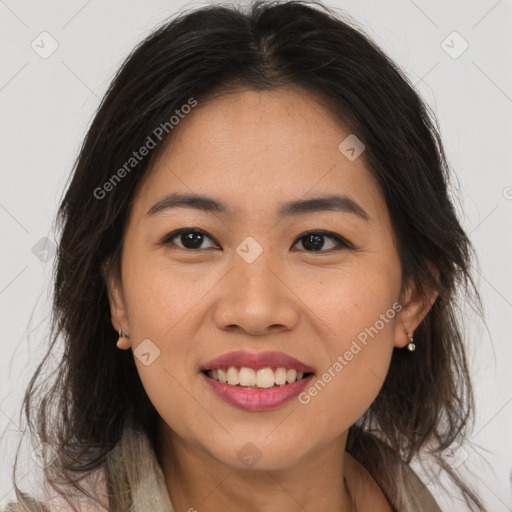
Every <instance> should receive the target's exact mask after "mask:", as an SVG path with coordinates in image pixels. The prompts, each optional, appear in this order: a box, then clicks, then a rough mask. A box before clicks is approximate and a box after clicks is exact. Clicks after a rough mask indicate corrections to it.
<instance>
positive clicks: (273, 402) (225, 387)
mask: <svg viewBox="0 0 512 512" xmlns="http://www.w3.org/2000/svg"><path fill="white" fill-rule="evenodd" d="M233 366H235V365H233ZM202 375H203V377H204V378H205V379H206V381H207V382H208V384H209V385H210V386H211V387H212V389H213V391H214V392H215V393H216V394H217V395H218V396H219V397H220V398H222V400H224V401H225V402H227V403H228V404H230V405H234V406H235V407H239V408H240V409H245V410H248V411H265V410H269V409H275V408H276V407H279V406H281V405H283V404H284V403H286V402H288V401H289V400H292V399H293V398H294V397H296V396H297V395H298V394H299V393H300V392H301V391H302V390H303V389H304V388H305V387H306V386H307V385H308V384H309V383H310V381H311V379H312V378H313V375H309V376H308V377H305V378H303V379H302V380H299V381H296V382H294V383H292V384H284V385H282V386H276V387H273V388H269V389H252V388H243V387H237V386H231V385H230V384H225V383H222V382H219V381H217V380H215V379H212V378H210V377H208V376H207V375H206V374H205V373H203V374H202Z"/></svg>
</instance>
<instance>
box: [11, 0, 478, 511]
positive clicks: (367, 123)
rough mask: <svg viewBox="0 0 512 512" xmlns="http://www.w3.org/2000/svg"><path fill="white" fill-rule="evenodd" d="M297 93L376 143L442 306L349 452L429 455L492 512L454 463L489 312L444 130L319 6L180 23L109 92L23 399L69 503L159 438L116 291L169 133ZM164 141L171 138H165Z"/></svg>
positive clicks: (416, 273)
mask: <svg viewBox="0 0 512 512" xmlns="http://www.w3.org/2000/svg"><path fill="white" fill-rule="evenodd" d="M286 85H293V86H296V87H300V88H302V89H303V90H305V91H307V92H309V93H311V94H313V95H315V97H316V98H318V99H319V101H321V102H323V103H324V104H325V105H326V106H327V107H328V108H329V110H330V111H331V112H332V113H333V114H334V115H335V116H337V118H338V119H339V120H340V122H342V123H343V124H344V125H345V126H347V127H348V128H349V129H350V131H351V132H353V133H357V134H358V137H359V138H360V139H361V140H362V141H363V142H364V144H365V146H366V150H365V157H366V159H367V162H368V165H369V168H370V171H371V172H372V174H373V175H374V177H375V178H376V180H377V181H378V183H379V186H380V188H381V190H382V192H383V195H384V198H385V201H386V205H387V207H388V209H389V213H390V217H391V222H392V226H393V229H394V232H395V234H396V239H397V244H398V252H399V257H400V263H401V269H402V283H403V285H405V284H413V285H414V286H415V287H416V289H417V291H418V292H419V293H420V294H422V296H423V297H425V298H426V297H427V296H428V293H429V291H431V290H437V292H438V297H437V300H436V301H435V303H434V305H433V306H432V308H431V310H430V311H429V313H428V314H427V316H426V318H425V319H424V320H423V322H422V323H421V324H420V325H419V327H418V328H417V330H416V331H415V342H416V347H417V348H416V352H415V354H414V357H410V354H409V353H408V352H407V351H401V350H396V349H395V350H394V352H393V355H392V359H391V364H390V368H389V372H388V375H387V378H386V380H385V382H384V385H383V387H382V390H381V391H380V393H379V395H378V396H377V398H376V399H375V401H374V402H373V403H372V404H371V406H370V408H369V409H368V410H367V411H366V413H365V414H364V415H363V416H362V417H361V418H360V419H359V420H358V421H357V423H356V424H355V425H353V426H352V427H351V429H350V430H349V436H348V441H347V450H348V451H349V452H351V453H352V454H353V455H354V456H355V457H356V458H357V459H358V460H360V461H361V462H363V463H364V465H365V467H366V468H367V469H368V471H369V472H370V473H371V474H372V475H374V476H375V477H380V478H385V475H386V468H387V455H385V453H386V452H385V451H383V450H380V449H377V448H376V446H377V445H376V440H377V439H378V440H380V441H382V442H384V443H385V444H386V445H387V446H389V447H390V450H391V451H393V452H395V453H397V454H399V456H400V457H401V458H402V459H403V460H404V461H405V462H410V461H411V460H412V459H413V458H414V457H415V456H416V455H418V454H419V453H420V452H422V451H425V450H427V448H428V453H429V455H430V457H431V458H432V460H434V461H435V463H436V464H438V465H439V466H440V467H442V468H443V469H444V470H446V471H447V473H448V474H449V475H450V477H451V478H452V479H453V482H454V483H455V484H456V486H457V487H458V488H459V489H460V492H461V494H462V496H463V497H464V499H465V500H466V503H467V504H468V505H469V506H470V507H471V508H472V509H473V510H484V508H483V505H482V503H481V502H480V500H479V498H478V496H477V495H476V494H475V493H474V491H472V490H471V489H470V488H469V487H468V486H467V485H466V484H465V483H464V482H463V481H462V480H461V478H460V477H459V476H458V475H457V473H456V472H455V471H454V470H453V469H452V468H450V466H449V465H448V464H447V463H446V461H445V460H444V458H443V452H444V451H445V450H446V449H447V448H448V447H449V446H451V445H452V444H453V443H454V442H457V443H459V444H462V442H463V441H464V439H465V437H466V436H467V433H468V431H469V428H470V427H471V424H472V421H473V406H474V403H473V393H472V388H471V383H470V376H469V372H468V366H467V360H466V352H465V347H464V341H463V329H462V327H463V324H462V320H461V317H460V315H459V309H460V308H459V304H461V302H462V301H468V300H470V301H472V303H474V304H475V305H476V308H477V309H478V308H480V309H478V311H481V305H480V304H481V303H480V298H479V295H478V291H477V290H476V287H475V285H474V282H473V279H472V273H471V272H472V262H473V257H474V250H473V248H472V246H471V243H470V241H469V239H468V236H467V235H466V233H465V232H464V230H463V228H462V227H461V225H460V223H459V221H458V218H457V214H456V211H455V208H454V205H453V204H452V200H451V198H450V192H451V191H450V186H451V182H450V173H451V171H450V168H449V165H448V163H447V160H446V157H445V153H444V150H443V145H442V142H441V138H440V135H439V128H438V124H437V121H436V118H435V115H434V113H433V112H432V111H431V110H430V109H429V107H428V106H427V105H426V104H425V102H424V101H423V100H422V99H421V98H420V96H419V94H418V93H417V92H416V91H415V90H414V87H413V86H412V85H411V83H410V82H409V79H408V78H407V77H406V76H405V75H404V73H403V72H402V71H401V70H399V69H398V67H397V66H396V65H395V64H394V63H393V62H392V61H391V60H390V59H389V58H388V57H387V56H386V55H385V54H384V53H383V51H382V50H381V49H380V48H379V47H378V46H376V45H375V43H373V42H372V41H371V40H370V39H369V38H368V37H367V36H366V35H365V34H364V32H363V30H362V29H360V28H356V24H355V23H354V22H353V21H349V19H348V18H345V17H344V15H341V14H340V13H338V12H335V11H333V10H332V9H328V8H326V7H324V6H323V5H322V4H320V3H319V2H314V1H311V2H306V1H304V2H303V1H288V2H268V1H257V2H255V3H253V4H251V5H250V6H249V7H248V8H247V9H242V8H235V7H230V6H221V5H217V6H207V7H203V8H200V9H196V10H193V11H190V12H181V13H179V14H178V15H176V16H174V17H173V18H172V19H171V20H170V21H166V22H165V24H163V25H162V26H160V27H159V28H157V29H156V30H155V31H154V32H153V33H152V34H150V35H149V36H148V37H147V38H146V39H145V40H144V41H142V42H141V43H140V44H139V45H138V46H137V47H136V48H135V49H134V50H133V51H132V53H131V54H130V55H129V56H128V57H127V59H126V60H125V62H124V63H123V65H122V66H121V68H120V69H119V71H118V73H117V74H116V76H115V78H114V79H113V81H112V82H111V84H110V87H109V89H108V91H107V93H106V94H105V96H104V98H103V100H102V102H101V104H100V106H99V108H98V110H97V112H96V115H95V117H94V119H93V121H92V124H91V126H90V129H89V130H88V133H87V135H86V137H85V140H84V142H83V145H82V147H81V150H80V153H79V156H78V158H77V160H76V163H75V166H74V169H73V174H72V179H71V181H70V184H69V187H68V189H67V191H66V194H65V196H64V198H63V200H62V203H61V205H60V207H59V210H58V215H57V218H56V223H57V225H58V228H59V230H60V231H61V236H60V240H59V243H58V251H57V257H56V261H55V269H54V289H53V292H54V294H53V295H54V296H53V301H54V302H53V310H52V319H51V320H52V327H51V332H50V335H49V345H48V352H47V354H46V356H45V357H44V359H43V361H42V362H41V363H40V365H39V366H38V368H37V370H36V372H35V374H34V375H33V377H32V379H31V381H30V384H29V386H28V388H27V390H26V394H25V397H24V412H25V416H26V420H27V425H28V427H29V430H30V432H31V434H32V435H33V436H35V437H37V439H38V441H39V442H45V443H48V445H50V446H53V447H54V448H55V449H56V450H57V454H58V456H57V459H56V460H55V462H54V463H53V464H52V465H51V466H49V467H48V468H46V470H45V475H46V478H47V480H48V482H49V483H50V484H51V486H52V487H53V488H54V489H55V490H56V491H58V492H64V491H62V490H61V486H64V485H65V484H66V485H71V486H72V487H73V488H75V489H76V490H77V491H79V492H82V493H86V492H87V491H86V490H85V489H84V488H83V487H82V485H81V484H80V481H79V478H78V476H79V475H83V474H88V473H90V472H92V471H93V470H96V469H98V468H102V467H105V466H106V465H107V461H108V457H109V454H111V453H112V450H113V449H114V448H115V447H116V446H117V445H118V444H119V442H120V439H121V437H122V434H123V429H125V428H127V425H128V424H130V425H132V426H133V428H135V429H137V430H139V431H142V432H145V433H146V434H147V435H148V436H150V437H152V436H153V435H154V427H155V423H156V419H157V417H158V414H157V411H156V410H155V408H154V407H153V405H152V403H151V402H150V400H149V398H148V396H147V395H146V393H145V390H144V388H143V386H142V383H141V380H140V378H139V375H138V373H137V370H136V366H135V364H134V360H133V356H132V354H131V352H130V351H120V350H118V349H117V348H116V340H117V333H116V332H115V331H114V329H113V327H112V324H111V320H110V309H109V301H108V293H107V287H106V282H105V276H106V275H108V273H109V272H119V267H120V265H119V263H120V259H119V256H120V252H121V247H122V241H123V234H124V229H125V227H126V221H127V218H128V214H129V212H130V208H131V205H132V203H133V198H134V195H135V193H136V191H137V189H138V187H139V186H140V185H141V183H142V180H143V179H144V177H145V176H147V174H148V172H150V170H151V167H152V164H153V162H154V160H155V158H156V156H157V155H158V154H159V151H160V150H161V149H162V147H163V145H164V144H165V143H166V142H168V141H169V140H170V139H171V138H172V136H173V131H172V127H171V126H170V124H172V123H170V121H169V120H170V119H171V118H172V116H173V115H175V113H176V110H180V109H181V108H182V107H183V106H184V105H193V102H194V101H195V102H197V103H199V104H200V103H201V101H205V100H206V99H207V98H210V97H212V96H214V95H215V94H219V93H222V92H223V91H226V90H228V89H229V88H233V87H235V88H246V89H252V90H258V91H264V90H269V89H275V88H278V87H281V86H286ZM162 126H163V127H164V131H165V133H164V131H162V130H160V132H157V133H160V134H161V135H162V136H161V137H157V136H155V130H156V129H157V128H158V127H162ZM148 137H151V139H152V140H153V141H154V143H155V148H154V149H152V150H151V155H149V156H148V157H147V158H144V159H140V161H139V160H137V162H136V163H135V162H132V164H133V165H131V164H130V167H129V169H128V168H127V167H126V163H127V162H129V161H130V159H131V158H133V154H134V152H137V150H139V149H140V148H141V147H142V146H144V145H147V143H148ZM123 168H124V169H125V172H124V173H122V172H120V171H119V170H120V169H123ZM121 175H122V179H121V178H120V176H121ZM115 176H117V178H115ZM118 178H119V179H118ZM107 183H109V184H110V185H106V184H107ZM59 348H61V349H62V358H61V360H60V363H59V365H58V368H57V370H56V371H55V373H54V374H53V375H52V376H51V378H49V377H48V376H47V375H45V372H44V370H45V368H46V367H47V366H48V365H49V362H50V359H51V354H52V353H53V352H54V351H56V350H57V349H59ZM15 466H16V465H15ZM114 478H115V476H114ZM114 484H115V485H114V487H115V488H116V489H117V490H118V492H116V493H112V496H111V497H110V500H111V504H112V510H114V509H115V507H116V503H119V500H121V499H123V500H126V499H128V502H129V499H130V498H129V497H130V489H129V488H128V484H126V485H125V484H123V483H120V482H117V483H116V482H114ZM391 485H393V483H392V482H391ZM62 489H63V487H62ZM16 490H17V497H18V499H19V500H20V502H23V499H24V497H23V494H22V493H21V491H19V490H18V487H16ZM121 495H122V498H121V497H120V496H121ZM28 510H30V509H28Z"/></svg>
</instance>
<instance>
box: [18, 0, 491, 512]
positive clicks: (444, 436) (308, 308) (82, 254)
mask: <svg viewBox="0 0 512 512" xmlns="http://www.w3.org/2000/svg"><path fill="white" fill-rule="evenodd" d="M448 178H449V170H448V166H447V163H446V159H445V156H444V152H443V147H442V143H441V140H440V138H439V134H438V131H437V129H436V125H435V122H434V116H433V114H432V113H430V112H429V110H428V108H427V107H426V105H425V104H424V103H423V102H422V100H421V99H420V98H419V97H418V94H417V93H416V92H415V91H414V90H413V88H412V87H411V85H410V84H409V83H408V81H407V80H406V78H405V77H404V76H403V74H402V73H401V72H400V71H399V70H398V69H397V67H396V66H395V65H394V64H393V63H392V62H391V61H390V60H389V59H388V58H387V57H386V56H385V55H384V54H383V53H382V52H381V50H380V49H378V48H377V47H376V46H375V45H374V44H373V43H372V42H371V41H369V40H368V39H367V38H366V37H365V36H364V35H363V34H362V33H361V32H359V31H357V30H356V29H354V28H353V27H351V26H350V25H349V24H348V23H347V22H345V21H343V20H342V19H340V18H339V17H338V16H336V15H335V14H334V13H333V12H331V11H329V10H328V9H326V8H324V7H322V6H321V5H320V4H314V3H312V4H311V5H307V4H306V3H303V2H283V3H265V2H258V3H255V4H253V5H252V6H251V8H250V11H249V12H248V13H245V12H242V11H241V10H237V9H234V8H227V7H207V8H202V9H198V10H197V11H194V12H190V13H187V14H185V13H183V14H181V15H180V16H178V17H177V18H176V19H174V20H172V21H171V22H169V23H167V24H165V25H164V26H162V27H161V28H159V29H158V30H156V31H155V32H154V33H153V34H152V35H150V36H149V37H148V38H147V39H146V40H145V41H143V42H142V43H141V44H140V45H139V46H138V47H137V48H136V49H135V50H134V51H133V53H132V54H131V55H130V56H129V57H128V59H127V60H126V62H125V63H124V64H123V66H122V68H121V69H120V71H119V73H118V74H117V76H116V77H115V79H114V80H113V82H112V84H111V86H110V88H109V90H108V92H107V94H106V96H105V98H104V100H103V102H102V104H101V106H100V108H99V110H98V112H97V114H96V116H95V119H94V121H93V123H92V125H91V128H90V130H89V132H88V134H87V137H86V139H85V142H84V145H83V147H82V150H81V153H80V155H79V158H78V160H77V163H76V167H75V169H74V174H73V178H72V181H71V183H70V185H69V189H68V191H67V194H66V196H65V198H64V200H63V202H62V204H61V207H60V210H59V221H60V225H61V228H62V237H61V240H60V244H59V251H58V259H57V268H56V275H55V297H54V300H55V303H54V319H53V320H54V323H53V326H54V329H53V331H52V343H51V347H50V350H49V353H48V356H47V358H46V359H47V360H49V356H50V354H51V351H52V350H55V349H56V347H57V337H58V336H61V337H62V339H63V341H64V347H65V348H64V355H63V358H62V362H61V364H60V366H59V368H58V372H57V375H56V376H55V380H54V381H50V382H46V384H47V386H46V387H43V383H41V382H40V380H41V379H40V377H41V370H42V368H43V366H41V367H40V368H39V369H38V372H37V373H36V375H35V376H34V378H33V379H32V381H31V384H30V386H29V388H28V390H27V393H26V397H25V402H26V404H25V405H26V410H27V415H28V416H27V419H28V421H29V425H32V426H33V428H34V430H35V433H37V436H38V440H39V442H41V443H43V444H42V446H43V447H44V448H45V450H44V455H45V457H44V468H45V476H46V478H47V480H48V482H49V486H48V489H47V491H48V492H47V495H46V496H44V497H43V498H36V497H34V496H29V495H27V494H23V493H22V492H21V491H19V492H17V498H18V504H12V505H10V508H9V509H8V510H10V511H14V510H60V509H62V510H112V511H126V510H135V511H147V510H152V511H155V510H157V511H160V510H161V511H164V510H175V511H176V512H183V511H193V510H198V511H201V510H208V511H220V510H255V511H256V510H286V511H295V510H314V511H316V512H322V511H326V510H339V511H347V512H348V511H352V510H360V511H361V510H362V511H370V510H371V511H395V510H400V511H418V510H421V511H438V510H440V508H439V506H438V504H437V503H436V501H435V499H434V497H433V496H432V495H431V493H430V492H429V491H428V489H427V487H426V486H425V485H424V483H422V482H421V480H420V479H419V477H418V476H416V475H415V473H414V472H413V470H412V469H411V467H410V466H409V464H410V463H411V461H413V458H415V457H420V456H421V457H425V456H427V457H429V460H431V461H432V462H433V463H434V464H435V465H437V466H438V467H439V468H442V469H444V470H446V471H447V473H448V475H449V476H450V477H451V478H452V480H453V482H454V483H455V484H456V486H457V488H458V489H459V490H460V492H461V494H462V496H463V498H464V499H465V501H466V503H467V505H468V507H469V508H470V509H471V510H484V507H483V505H482V503H481V502H480V500H479V498H478V496H477V495H476V494H475V492H474V491H473V490H471V489H470V488H468V487H467V486H466V485H465V484H464V482H463V481H462V480H461V479H460V478H459V477H458V475H457V473H456V472H455V471H454V470H453V469H451V467H450V465H449V464H448V463H447V461H446V460H445V454H446V450H449V449H451V448H452V447H453V446H457V445H458V444H462V443H463V441H464V438H465V435H466V432H467V429H468V426H469V425H470V420H471V419H472V412H473V396H472V390H471V386H470V379H469V375H468V369H467V364H466V355H465V351H464V344H463V339H462V336H461V326H460V324H459V320H458V317H457V304H458V302H457V300H456V299H457V298H458V292H459V291H461V290H462V291H465V292H466V294H467V296H469V297H471V296H472V297H474V298H475V299H476V302H478V293H477V292H476V290H474V286H473V281H472V278H471V273H470V269H471V254H472V248H471V244H470V242H469V240H468V238H467V235H466V234H465V232H464V231H463V229H462V228H461V226H460V224H459V222H458V220H457V217H456V215H455V212H454V208H453V206H452V204H451V202H450V198H449V195H448V194H449V192H448ZM471 293H472V295H471ZM45 362H46V360H45ZM43 389H44V392H43V391H42V390H43ZM36 393H37V396H39V394H41V393H42V396H43V399H42V400H41V401H39V402H38V403H35V402H34V399H35V397H36ZM71 490H72V491H74V492H71ZM38 500H39V501H40V502H41V503H39V504H38V503H37V501H38ZM39 507H44V508H39ZM59 507H60V508H59Z"/></svg>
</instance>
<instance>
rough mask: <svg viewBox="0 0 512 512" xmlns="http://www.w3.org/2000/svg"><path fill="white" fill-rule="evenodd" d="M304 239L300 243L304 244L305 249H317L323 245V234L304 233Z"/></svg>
mask: <svg viewBox="0 0 512 512" xmlns="http://www.w3.org/2000/svg"><path fill="white" fill-rule="evenodd" d="M304 239H305V240H304V242H302V245H304V247H305V248H306V249H308V248H309V249H311V250H312V251H318V250H320V249H321V248H322V247H323V245H324V241H323V235H306V236H305V237H304ZM308 246H309V247H308Z"/></svg>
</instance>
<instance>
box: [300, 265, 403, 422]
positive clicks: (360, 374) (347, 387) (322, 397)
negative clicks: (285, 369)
mask: <svg viewBox="0 0 512 512" xmlns="http://www.w3.org/2000/svg"><path fill="white" fill-rule="evenodd" d="M366 268H367V271H365V272H363V271H358V270H356V269H351V271H350V272H348V271H347V272H346V273H344V274H343V276H341V277H340V276H338V278H337V279H335V278H334V276H333V278H332V279H331V280H325V282H324V283H323V284H322V285H321V286H319V288H318V290H312V291H311V292H310V296H311V297H314V300H313V301H312V302H309V303H308V305H309V306H310V307H311V309H312V310H314V311H315V312H316V313H317V314H318V316H319V318H320V319H321V320H322V322H321V325H323V326H325V327H326V328H325V329H324V334H325V335H324V340H323V345H322V347H321V349H322V351H323V352H324V353H323V354H322V358H321V359H322V361H323V366H322V368H321V373H320V375H317V376H316V378H315V380H314V381H313V382H312V385H311V386H310V388H309V389H307V390H306V391H305V393H304V394H303V395H302V396H301V397H300V400H299V401H300V402H301V404H302V405H303V406H304V407H305V411H307V410H308V409H309V410H310V412H313V411H315V413H314V414H311V415H309V414H306V415H305V417H307V418H308V419H307V420H306V421H310V422H312V423H311V424H310V427H311V428H314V427H315V425H316V424H317V422H318V418H321V421H322V423H323V422H325V424H329V425H332V428H333V429H334V430H339V429H340V428H342V429H347V428H349V427H350V425H352V424H353V423H354V422H355V421H356V420H357V419H358V418H359V417H360V416H361V415H362V414H364V412H365V411H366V410H367V409H368V407H369V406H370V405H371V403H372V402H373V401H374V399H375V398H376V396H377V395H378V393H379V391H380V389H381V387H382V385H383V383H384V380H385V377H386V374H387V371H388V368H389V363H390V360H391V355H392V351H393V346H394V328H395V323H396V317H397V314H398V312H399V311H400V309H401V306H400V304H398V302H396V299H397V297H398V292H399V286H400V281H399V276H398V273H397V272H388V273H384V272H381V271H380V270H378V271H374V272H372V271H371V269H370V267H366ZM327 283H329V284H328V286H326V285H327ZM327 327H328V328H327ZM316 426H318V425H316Z"/></svg>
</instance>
